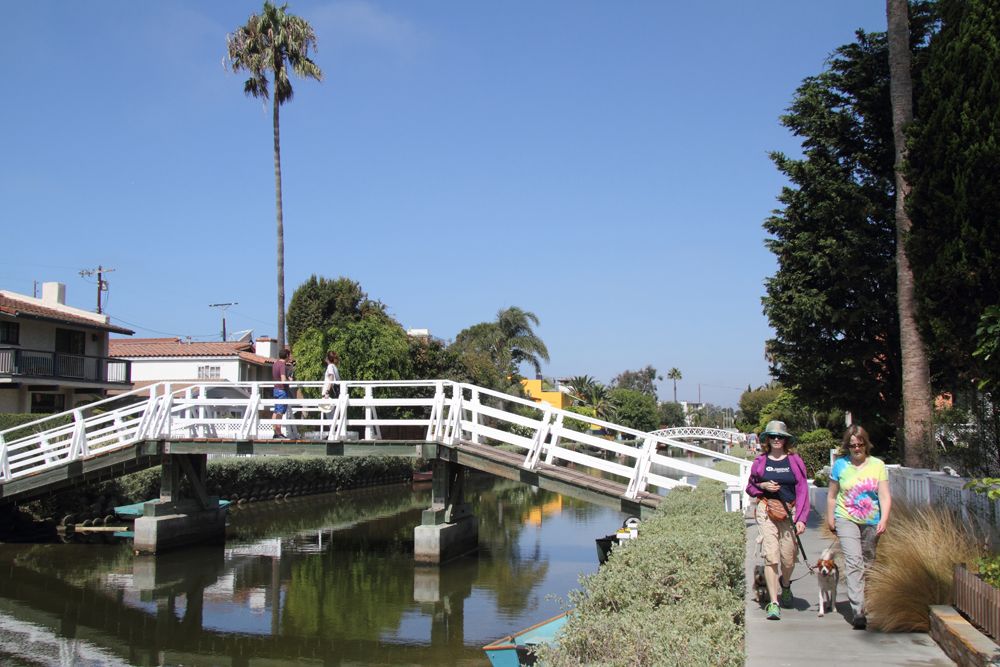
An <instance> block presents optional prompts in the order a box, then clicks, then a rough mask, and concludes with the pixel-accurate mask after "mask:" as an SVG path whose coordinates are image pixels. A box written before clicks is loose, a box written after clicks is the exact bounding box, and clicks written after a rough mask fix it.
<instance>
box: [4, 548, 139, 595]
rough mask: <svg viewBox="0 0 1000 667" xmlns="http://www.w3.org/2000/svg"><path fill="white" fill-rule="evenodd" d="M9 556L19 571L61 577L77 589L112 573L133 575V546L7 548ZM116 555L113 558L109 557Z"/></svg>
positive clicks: (6, 554) (5, 549)
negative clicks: (31, 571)
mask: <svg viewBox="0 0 1000 667" xmlns="http://www.w3.org/2000/svg"><path fill="white" fill-rule="evenodd" d="M4 551H5V552H6V553H5V554H4V556H5V558H4V559H3V560H7V558H6V556H13V560H14V561H15V562H16V564H17V565H19V566H20V567H25V568H28V569H30V570H34V571H36V572H40V573H42V574H45V575H46V576H52V577H58V578H59V579H61V580H62V581H65V582H66V583H68V584H73V585H75V586H81V585H86V584H93V583H94V582H97V581H99V580H100V578H101V577H102V576H103V575H105V574H107V573H109V572H131V570H132V548H131V545H130V544H125V543H122V544H118V545H107V546H103V545H102V546H97V545H92V544H33V545H30V546H27V545H26V546H23V547H20V546H19V547H14V546H13V545H8V546H7V547H5V548H4ZM109 553H113V554H114V555H113V556H109Z"/></svg>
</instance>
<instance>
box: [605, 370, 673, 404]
mask: <svg viewBox="0 0 1000 667" xmlns="http://www.w3.org/2000/svg"><path fill="white" fill-rule="evenodd" d="M662 379H663V376H662V375H657V374H656V369H655V368H653V367H652V366H651V365H650V366H646V367H645V368H640V369H639V370H637V371H622V372H621V373H620V374H619V375H618V376H616V377H615V379H614V380H612V381H611V386H612V387H615V388H616V389H632V390H634V391H639V392H642V393H643V394H649V395H650V396H652V397H654V398H655V397H656V381H657V380H662Z"/></svg>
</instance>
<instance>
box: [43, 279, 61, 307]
mask: <svg viewBox="0 0 1000 667" xmlns="http://www.w3.org/2000/svg"><path fill="white" fill-rule="evenodd" d="M42 303H45V304H50V305H58V306H65V305H66V285H64V284H63V283H42Z"/></svg>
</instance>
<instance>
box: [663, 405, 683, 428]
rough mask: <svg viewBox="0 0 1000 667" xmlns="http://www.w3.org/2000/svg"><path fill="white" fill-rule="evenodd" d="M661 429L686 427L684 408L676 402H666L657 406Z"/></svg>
mask: <svg viewBox="0 0 1000 667" xmlns="http://www.w3.org/2000/svg"><path fill="white" fill-rule="evenodd" d="M656 413H657V416H658V417H659V421H660V423H659V427H660V428H672V427H674V426H684V406H682V405H681V404H680V403H677V402H674V401H664V402H663V403H660V404H659V405H658V406H657V409H656Z"/></svg>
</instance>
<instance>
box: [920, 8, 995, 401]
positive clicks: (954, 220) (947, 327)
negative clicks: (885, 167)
mask: <svg viewBox="0 0 1000 667" xmlns="http://www.w3.org/2000/svg"><path fill="white" fill-rule="evenodd" d="M938 6H939V11H940V14H941V29H940V31H939V32H938V33H937V34H936V35H935V36H934V37H933V38H932V39H931V42H930V47H929V49H928V55H927V66H926V68H925V69H924V70H923V75H922V82H923V91H922V93H921V94H920V96H919V98H918V106H919V108H920V109H921V110H923V111H922V113H921V114H920V115H919V117H918V122H917V123H916V124H915V125H914V126H913V127H912V131H911V133H910V151H909V154H908V175H909V177H910V180H911V182H912V184H913V192H912V193H911V195H910V199H909V209H910V212H911V214H912V218H913V228H912V230H911V234H910V237H909V241H908V243H907V245H906V247H907V250H908V251H909V253H910V257H911V259H912V262H913V266H914V267H915V268H916V269H919V270H918V271H916V274H915V278H916V290H917V296H918V299H919V301H920V315H921V321H922V324H923V325H924V326H923V331H924V334H925V335H926V336H927V339H928V342H929V343H930V345H929V348H930V350H931V352H932V355H933V358H932V365H933V368H934V370H935V378H936V379H937V380H938V381H939V382H940V384H941V385H942V388H945V389H950V390H954V389H964V388H967V387H969V386H970V384H971V382H972V381H973V380H977V379H982V378H984V377H987V376H988V375H989V373H988V372H987V370H986V366H985V364H984V361H985V358H984V357H983V356H982V355H979V356H974V355H973V351H974V350H975V349H977V347H979V341H977V338H976V332H977V329H978V328H979V326H980V324H981V322H980V320H981V317H982V316H983V314H984V313H985V312H986V311H987V310H988V308H989V307H990V306H997V305H1000V233H998V231H997V220H998V218H1000V171H998V165H1000V43H998V41H997V35H998V34H1000V7H998V6H997V4H996V3H995V2H987V1H986V0H960V1H959V0H941V2H940V3H939V5H938Z"/></svg>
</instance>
